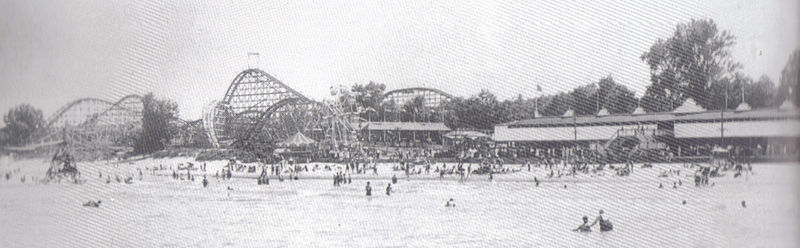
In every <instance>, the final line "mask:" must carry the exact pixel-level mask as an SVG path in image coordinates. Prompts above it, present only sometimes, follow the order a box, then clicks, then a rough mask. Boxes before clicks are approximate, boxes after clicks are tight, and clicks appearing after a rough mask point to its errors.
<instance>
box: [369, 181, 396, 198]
mask: <svg viewBox="0 0 800 248" xmlns="http://www.w3.org/2000/svg"><path fill="white" fill-rule="evenodd" d="M392 184H394V182H392V183H387V184H386V195H387V196H391V195H392V192H394V191H393V190H392ZM364 191H365V193H366V195H367V196H372V186H371V185H370V184H369V181H367V186H366V187H364Z"/></svg>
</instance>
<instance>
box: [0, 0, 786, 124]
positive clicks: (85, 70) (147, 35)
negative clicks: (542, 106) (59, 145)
mask: <svg viewBox="0 0 800 248" xmlns="http://www.w3.org/2000/svg"><path fill="white" fill-rule="evenodd" d="M214 2H215V3H209V4H203V5H197V4H194V3H181V2H170V3H161V1H153V2H152V3H148V2H135V3H132V2H126V1H114V2H111V1H24V0H11V1H8V0H0V83H1V85H0V96H1V97H0V111H1V112H2V113H5V112H6V111H7V110H8V109H9V108H11V107H13V106H15V105H17V104H20V103H23V102H27V103H31V104H33V105H34V106H36V107H39V108H41V109H42V110H43V111H44V114H45V116H46V117H47V116H49V115H50V114H52V113H53V112H55V111H56V110H57V109H58V108H59V107H61V106H62V105H64V104H66V103H68V102H70V101H72V100H75V99H78V98H81V97H98V98H103V99H107V100H112V101H115V100H116V99H118V98H119V97H121V96H123V95H127V94H142V93H145V92H148V91H153V92H155V93H156V95H158V96H160V97H169V98H172V99H174V100H176V101H177V102H178V104H179V108H180V112H181V113H180V114H181V117H182V118H184V119H197V118H199V117H200V113H201V112H202V109H203V107H204V106H205V105H206V104H207V103H208V102H211V101H212V100H221V99H222V97H223V95H224V94H225V90H226V89H227V87H228V85H229V84H230V82H231V80H233V78H234V77H235V76H236V75H237V74H238V73H239V72H241V71H242V70H243V69H244V68H245V67H247V53H248V52H259V53H260V54H261V56H260V61H259V62H258V63H259V67H260V68H261V69H263V70H264V71H266V72H268V73H270V74H271V75H273V76H275V77H276V78H278V79H281V80H282V81H283V82H285V83H287V84H288V85H290V86H291V87H293V88H294V89H296V90H298V91H300V92H302V93H303V94H306V95H307V96H309V97H311V98H314V99H323V98H328V97H330V93H329V87H330V86H332V85H338V84H345V85H351V84H353V83H367V82H369V81H370V80H372V81H376V82H381V83H385V84H387V87H388V89H396V88H403V87H415V86H427V87H433V88H438V89H442V90H445V91H448V92H451V93H453V94H455V95H461V96H467V95H471V94H475V93H477V92H479V91H480V90H481V89H488V90H490V91H492V92H494V93H495V94H497V95H498V96H499V97H500V98H501V99H507V98H510V97H513V96H516V95H517V94H522V95H523V96H525V97H531V96H534V89H535V87H536V84H541V86H542V87H543V88H544V91H545V93H555V92H557V91H562V90H568V89H571V88H573V87H575V86H577V85H581V84H586V83H590V82H594V81H596V80H598V79H599V78H601V77H603V76H606V75H609V74H610V75H613V76H614V78H615V80H616V81H617V82H619V83H622V84H625V85H627V86H628V87H629V88H631V89H633V90H635V91H637V95H639V96H640V95H641V93H642V92H643V90H644V88H645V87H646V86H647V85H648V84H649V83H650V82H649V72H648V68H647V66H646V65H645V64H644V63H643V62H642V61H641V60H640V59H639V56H640V55H641V54H642V53H643V52H645V51H647V49H648V48H649V47H650V45H652V44H653V43H654V42H655V41H656V40H657V39H658V38H668V37H669V36H670V35H671V34H672V32H673V30H674V28H675V25H676V24H678V23H684V22H688V21H689V20H690V19H691V18H696V19H700V18H712V19H714V20H715V21H716V22H717V24H718V26H719V27H720V28H721V29H728V30H730V31H732V32H733V33H734V34H735V35H736V36H737V38H738V40H737V44H736V46H735V47H734V48H733V57H734V59H735V60H737V61H739V62H741V63H742V64H743V65H744V71H745V72H746V73H747V74H749V75H750V76H752V77H754V78H758V77H760V76H761V75H762V74H765V75H767V76H769V77H770V78H772V79H773V81H776V82H777V81H778V79H779V77H780V71H781V70H782V69H783V67H784V65H785V64H786V61H787V60H788V57H789V54H790V53H791V52H792V50H794V49H797V48H800V45H799V43H798V41H800V34H799V33H798V30H800V25H798V23H799V21H798V16H797V13H800V7H798V3H797V1H795V0H785V1H743V0H735V1H728V0H714V1H652V2H651V3H628V1H574V2H567V3H562V1H541V2H533V1H502V2H490V3H488V2H486V1H473V2H472V3H469V4H464V1H453V2H450V3H444V2H440V1H359V2H357V1H347V2H344V1H341V2H340V3H332V1H291V0H280V1H271V3H262V2H257V3H245V2H241V3H229V1H214ZM216 2H220V3H216ZM565 2H566V1H565ZM0 125H2V124H0Z"/></svg>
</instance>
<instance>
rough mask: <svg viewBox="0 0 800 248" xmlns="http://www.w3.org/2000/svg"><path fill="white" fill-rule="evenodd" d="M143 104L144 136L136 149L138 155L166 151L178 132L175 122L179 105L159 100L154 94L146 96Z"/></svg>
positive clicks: (166, 100) (170, 101)
mask: <svg viewBox="0 0 800 248" xmlns="http://www.w3.org/2000/svg"><path fill="white" fill-rule="evenodd" d="M142 103H143V104H144V109H143V110H142V135H141V137H140V138H139V140H138V142H137V144H136V147H135V148H134V149H135V151H136V152H137V153H151V152H154V151H159V150H161V149H164V146H165V145H166V144H167V143H168V142H169V141H170V139H171V138H172V136H173V134H174V131H175V130H176V126H175V122H174V121H173V120H174V119H176V118H177V115H178V104H177V103H175V102H174V101H172V100H168V99H157V98H156V97H155V96H153V94H152V93H149V94H147V95H145V96H144V98H143V99H142Z"/></svg>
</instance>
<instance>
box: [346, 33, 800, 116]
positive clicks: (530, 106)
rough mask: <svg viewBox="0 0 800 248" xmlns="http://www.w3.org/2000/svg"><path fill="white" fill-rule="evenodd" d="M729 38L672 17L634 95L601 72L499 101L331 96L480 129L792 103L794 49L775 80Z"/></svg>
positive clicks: (358, 93)
mask: <svg viewBox="0 0 800 248" xmlns="http://www.w3.org/2000/svg"><path fill="white" fill-rule="evenodd" d="M735 44H736V37H735V36H734V35H733V34H732V33H730V32H729V31H727V30H720V29H719V28H718V27H717V25H716V24H715V23H714V21H713V20H711V19H705V20H691V21H690V22H688V23H682V24H678V25H677V26H676V27H675V31H674V33H673V35H672V36H671V37H668V38H666V39H658V40H657V41H656V42H655V43H654V44H653V45H652V46H651V47H650V49H649V50H648V51H646V52H644V53H643V54H642V55H641V57H640V58H641V60H642V62H644V63H646V64H647V65H648V66H649V68H650V84H649V85H648V86H647V88H646V90H645V92H644V94H643V95H642V97H637V96H636V94H635V93H634V92H633V91H632V90H630V89H628V88H627V87H626V86H625V85H624V84H620V83H618V82H616V81H615V79H614V77H613V76H612V75H608V76H605V77H603V78H600V79H598V80H597V81H595V82H590V83H588V84H585V85H581V86H579V87H577V88H575V89H572V90H571V91H565V92H559V93H556V94H552V95H544V96H539V97H533V98H525V97H523V96H522V95H521V94H520V95H518V96H517V97H516V98H513V99H509V100H504V101H500V100H498V99H497V97H496V96H495V95H494V94H492V93H491V92H489V91H487V90H481V92H480V93H478V94H476V95H472V96H468V97H455V98H454V99H452V100H451V101H449V102H447V103H446V104H444V105H442V106H440V107H438V108H434V109H430V108H427V107H425V103H424V98H422V97H416V98H414V99H412V100H410V101H406V102H405V103H397V102H393V101H381V99H382V96H383V94H384V90H385V89H386V86H385V85H383V84H381V83H376V82H369V83H368V84H364V85H362V84H355V85H353V86H352V88H351V89H350V91H349V92H348V93H346V94H339V98H338V100H339V101H340V102H341V103H342V104H343V105H344V106H345V108H346V109H349V110H353V111H357V112H359V113H360V114H359V115H360V117H361V118H364V119H368V120H381V121H384V120H385V121H411V120H416V121H435V122H444V123H445V124H447V126H448V127H450V128H454V129H455V128H474V129H485V130H490V129H492V128H493V127H494V125H496V124H500V123H505V122H509V121H514V120H522V119H530V118H534V117H536V116H562V115H564V114H565V113H566V112H567V111H568V110H571V111H573V113H574V114H575V115H596V114H598V112H599V111H600V110H602V109H605V110H606V111H607V112H608V113H609V114H625V113H632V112H633V111H634V110H635V109H636V108H638V107H641V108H642V109H643V110H644V111H645V112H669V111H672V110H674V109H675V108H677V107H679V106H681V105H682V104H683V103H684V102H685V101H686V100H687V99H693V100H694V101H695V102H697V103H698V104H699V105H700V106H701V107H703V108H705V109H706V110H720V109H722V108H725V109H736V108H737V107H738V106H739V105H740V104H741V103H743V102H744V103H747V104H748V105H749V106H750V108H753V109H756V108H765V107H775V106H777V105H779V104H781V103H782V102H783V101H784V100H786V99H791V100H792V101H793V102H794V104H795V105H800V97H798V94H800V93H798V90H797V89H799V88H800V84H799V83H798V76H797V74H798V71H800V50H795V51H794V52H793V53H792V54H791V56H790V58H789V61H788V62H787V64H786V66H785V67H784V69H783V71H782V73H781V77H780V80H779V83H778V85H777V87H776V84H775V83H774V82H773V81H772V79H770V78H769V77H767V76H766V75H762V76H761V77H759V78H758V79H753V78H751V77H750V76H748V75H745V74H744V73H743V72H742V71H741V69H742V66H741V65H740V64H739V63H738V62H735V61H733V59H732V58H731V54H730V49H731V47H733V46H734V45H735ZM537 88H538V85H537ZM539 89H541V88H539Z"/></svg>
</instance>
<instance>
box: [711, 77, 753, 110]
mask: <svg viewBox="0 0 800 248" xmlns="http://www.w3.org/2000/svg"><path fill="white" fill-rule="evenodd" d="M752 81H753V80H752V79H750V78H749V77H747V76H744V75H742V74H741V73H736V75H735V76H734V77H733V78H724V79H722V80H718V81H714V82H713V83H711V87H710V88H709V89H708V90H709V93H710V94H709V96H708V101H709V102H710V103H709V104H708V106H707V107H706V109H707V110H719V109H722V108H723V106H725V108H726V109H736V107H737V106H739V104H740V103H741V102H742V97H741V95H742V90H743V89H744V88H745V87H746V85H749V84H751V82H752Z"/></svg>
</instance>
